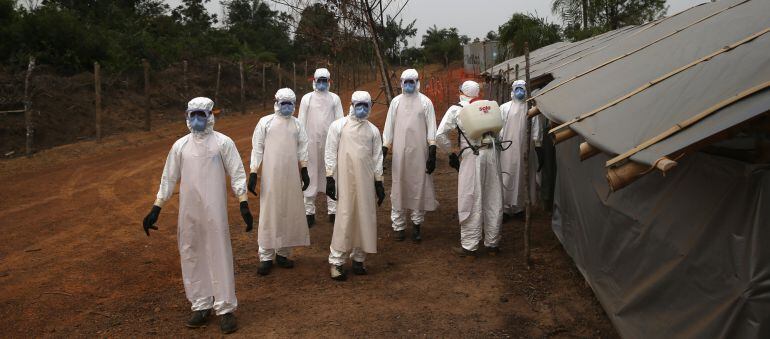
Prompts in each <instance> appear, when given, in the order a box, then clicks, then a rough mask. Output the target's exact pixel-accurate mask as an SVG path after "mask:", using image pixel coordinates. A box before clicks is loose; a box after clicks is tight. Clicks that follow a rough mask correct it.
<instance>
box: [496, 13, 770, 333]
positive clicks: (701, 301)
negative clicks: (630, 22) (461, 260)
mask: <svg viewBox="0 0 770 339" xmlns="http://www.w3.org/2000/svg"><path fill="white" fill-rule="evenodd" d="M769 28H770V0H722V1H717V2H713V3H706V4H703V5H699V6H696V7H693V8H691V9H689V10H686V11H684V12H682V13H679V14H676V15H673V16H670V17H667V18H663V19H660V20H656V21H654V22H652V23H648V24H645V25H642V26H634V27H626V28H622V29H619V30H616V31H612V32H607V33H605V34H602V35H600V36H596V37H593V38H591V39H586V40H583V41H579V42H574V43H558V44H554V45H551V46H546V47H543V48H540V49H538V50H535V51H533V52H532V53H531V56H530V64H531V75H532V78H535V79H537V78H538V77H540V76H542V75H546V74H551V75H552V76H553V79H554V80H553V81H551V82H550V83H548V84H547V85H545V87H543V88H541V89H539V90H537V91H534V92H533V94H534V95H535V96H536V102H537V106H538V108H539V109H540V111H541V112H542V113H543V114H544V115H545V116H546V117H548V118H549V119H550V120H552V121H554V122H557V123H561V122H565V121H569V120H570V119H573V118H575V117H578V116H581V115H583V114H585V113H587V112H591V111H594V110H596V109H599V108H600V107H602V106H604V105H606V104H608V103H611V102H614V101H616V99H618V98H622V97H623V96H625V95H629V94H631V93H633V92H635V90H636V89H638V88H640V87H642V86H645V85H646V84H649V83H650V82H651V81H653V80H655V79H658V78H661V77H664V76H666V75H667V74H672V75H671V76H669V77H667V78H666V79H665V80H662V81H661V82H658V83H656V84H653V85H652V86H651V87H649V88H647V89H643V90H641V91H639V92H637V93H636V94H633V95H630V97H628V98H627V99H623V100H622V101H619V102H617V103H616V104H614V105H612V106H610V107H609V108H606V109H604V110H601V111H600V112H599V113H597V114H596V115H593V116H591V117H587V118H585V119H584V120H582V121H581V122H578V123H575V124H572V125H571V126H570V128H572V129H573V130H574V131H575V132H577V134H579V136H577V137H573V138H571V139H569V140H567V141H565V142H563V143H562V144H559V145H557V146H556V149H557V151H556V153H557V154H556V162H557V165H558V166H557V168H558V170H557V173H558V175H557V179H556V196H555V198H554V201H555V206H554V219H553V230H554V232H555V233H556V235H557V236H558V237H559V239H560V241H561V243H562V244H563V245H564V248H565V249H566V251H567V252H568V253H569V254H570V256H571V257H572V258H573V259H574V261H575V263H576V265H577V267H578V268H579V269H580V270H581V272H582V273H583V276H584V277H585V278H586V280H587V281H588V282H589V284H590V285H591V287H592V288H593V290H594V292H595V294H596V296H597V298H598V299H599V301H600V302H601V304H602V306H603V307H604V309H605V311H606V312H607V314H608V316H609V317H610V319H611V320H612V322H613V324H614V325H615V327H616V328H617V330H618V332H619V333H620V334H621V335H622V336H623V337H626V338H770V165H753V164H749V163H744V162H739V161H737V160H731V159H728V158H722V157H718V156H715V155H708V154H705V153H700V152H693V151H692V150H691V151H690V152H688V153H687V154H686V155H685V156H684V157H682V158H681V159H678V160H677V161H678V165H677V166H676V167H675V168H674V169H673V170H671V171H669V172H668V174H667V176H665V177H664V176H663V175H661V174H660V173H658V172H657V171H656V172H652V173H649V174H647V175H645V176H643V177H642V178H641V179H639V180H637V181H635V182H633V183H632V184H630V185H629V186H627V187H625V188H623V189H622V190H619V191H616V192H610V189H609V187H608V184H607V180H606V178H605V175H606V173H607V169H606V161H607V160H609V159H610V157H611V155H612V156H614V155H617V154H622V153H624V152H626V151H628V150H629V149H631V148H633V147H634V146H636V145H638V144H641V143H642V142H644V141H647V140H649V139H650V138H652V137H654V136H656V135H658V134H660V133H661V132H663V131H665V130H667V129H669V128H671V127H673V126H675V125H676V124H679V123H681V122H683V121H685V120H686V119H688V118H691V117H693V116H695V115H697V114H698V113H701V112H703V111H706V110H707V109H709V108H711V107H714V106H716V105H717V104H718V103H720V102H722V101H724V100H726V99H728V98H731V97H733V96H735V95H736V94H738V93H740V92H742V91H744V90H747V89H749V88H752V87H754V86H759V85H763V84H766V83H767V82H768V81H770V32H769V31H768V29H769ZM752 36H753V39H750V40H747V42H745V43H743V44H739V45H738V43H739V42H740V41H741V40H744V39H746V38H748V37H752ZM729 45H737V46H736V47H735V48H733V49H730V50H727V51H725V52H723V53H721V54H719V55H716V56H713V57H711V58H707V59H705V60H704V61H701V62H699V61H698V60H699V59H701V58H704V57H705V56H707V55H709V54H711V53H714V52H717V51H719V50H720V49H723V48H724V46H729ZM615 59H617V60H615ZM613 60H615V61H613ZM691 63H692V64H693V65H694V66H692V67H690V66H688V65H689V64H691ZM515 64H518V65H519V66H520V67H523V65H524V60H523V58H522V57H518V58H514V59H511V60H508V61H506V62H505V63H502V64H500V65H496V66H495V67H494V68H492V69H490V70H488V71H487V73H488V74H497V72H498V71H499V70H501V69H502V70H508V69H509V68H510V69H513V68H514V65H515ZM604 64H606V65H604ZM600 65H604V66H601V67H599V66H600ZM679 69H683V70H682V71H681V72H679V71H678V70H679ZM508 76H509V80H510V77H511V76H512V74H508ZM544 78H547V77H542V78H540V79H544ZM573 78H576V79H575V80H570V79H573ZM560 84H563V85H560ZM768 111H770V90H768V89H764V90H761V91H759V92H757V93H755V94H753V95H751V96H748V97H745V98H742V99H741V100H739V101H737V102H735V103H732V104H730V105H727V106H725V107H724V108H721V109H719V110H716V111H715V112H714V114H713V115H711V116H709V117H707V118H705V119H703V120H700V121H699V122H697V123H696V124H694V125H692V126H691V127H689V128H687V129H685V130H683V131H681V132H679V133H677V134H674V135H673V136H671V137H668V138H666V139H663V140H662V141H660V142H658V143H656V144H653V145H652V146H650V147H648V148H646V149H644V150H643V151H641V152H638V153H636V154H635V155H633V156H632V157H631V158H630V159H631V160H633V161H636V162H639V163H643V164H647V165H650V164H653V163H655V161H656V160H657V159H659V158H661V157H663V156H670V155H672V154H677V153H678V152H680V151H682V150H683V149H685V148H688V147H689V146H692V145H694V144H700V143H701V142H702V141H704V140H706V139H708V138H709V137H711V136H713V135H715V134H717V133H719V132H722V131H725V130H727V129H730V128H733V127H735V126H736V125H739V124H741V123H744V122H746V121H748V120H750V119H752V118H754V117H757V116H759V115H762V114H766V113H767V112H768ZM764 138H765V139H766V138H767V135H764ZM582 141H588V142H589V143H590V144H591V145H593V146H595V147H598V148H599V149H601V150H602V151H604V152H605V153H602V154H599V155H597V156H594V157H592V158H589V159H587V160H586V161H583V162H581V161H580V160H579V151H578V145H579V143H580V142H582Z"/></svg>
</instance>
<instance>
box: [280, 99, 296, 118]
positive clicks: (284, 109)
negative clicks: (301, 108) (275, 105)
mask: <svg viewBox="0 0 770 339" xmlns="http://www.w3.org/2000/svg"><path fill="white" fill-rule="evenodd" d="M278 112H280V113H281V115H283V116H289V115H291V114H292V113H294V104H292V103H290V102H283V103H281V108H280V109H279V111H278Z"/></svg>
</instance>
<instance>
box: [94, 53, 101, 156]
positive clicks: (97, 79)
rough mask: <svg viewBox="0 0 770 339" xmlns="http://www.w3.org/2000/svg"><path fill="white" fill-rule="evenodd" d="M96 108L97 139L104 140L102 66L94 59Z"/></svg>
mask: <svg viewBox="0 0 770 339" xmlns="http://www.w3.org/2000/svg"><path fill="white" fill-rule="evenodd" d="M94 96H95V100H94V106H95V107H94V108H95V109H96V114H95V117H96V141H97V142H101V141H102V79H101V66H99V62H98V61H94Z"/></svg>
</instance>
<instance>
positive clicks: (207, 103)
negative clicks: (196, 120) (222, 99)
mask: <svg viewBox="0 0 770 339" xmlns="http://www.w3.org/2000/svg"><path fill="white" fill-rule="evenodd" d="M213 109H214V101H213V100H211V99H209V98H206V97H197V98H193V99H192V100H190V102H188V103H187V110H185V123H186V124H187V129H188V130H190V133H192V134H193V135H207V134H209V133H211V132H212V131H213V130H214V121H215V119H214V114H211V110H213ZM195 111H203V112H206V116H207V119H206V129H205V130H203V131H202V132H198V131H195V130H193V129H192V126H190V119H188V117H189V114H190V112H195Z"/></svg>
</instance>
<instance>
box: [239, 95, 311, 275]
mask: <svg viewBox="0 0 770 339" xmlns="http://www.w3.org/2000/svg"><path fill="white" fill-rule="evenodd" d="M275 100H276V104H275V107H274V112H273V114H270V115H268V116H265V117H263V118H262V119H260V120H259V123H257V126H256V128H255V129H254V135H253V137H252V147H253V148H252V151H251V166H250V167H251V173H256V172H257V170H258V169H259V168H260V167H261V168H262V175H261V177H260V192H259V229H258V232H259V233H258V243H259V257H260V259H259V260H260V261H271V260H273V259H274V258H275V255H276V254H277V255H279V256H282V257H288V256H289V255H290V254H291V247H296V246H308V245H310V235H309V232H308V227H307V223H306V220H305V216H304V215H305V213H304V210H303V208H302V203H303V202H302V198H303V197H302V188H301V186H300V175H299V168H300V167H306V166H307V162H308V152H307V144H308V140H307V134H306V133H305V129H304V127H302V124H300V122H299V120H298V119H297V118H295V117H293V116H291V115H282V114H281V113H280V112H279V106H278V103H279V102H292V103H294V102H295V101H296V96H295V95H294V92H293V91H292V90H291V89H288V88H282V89H280V90H278V92H277V93H276V94H275Z"/></svg>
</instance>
